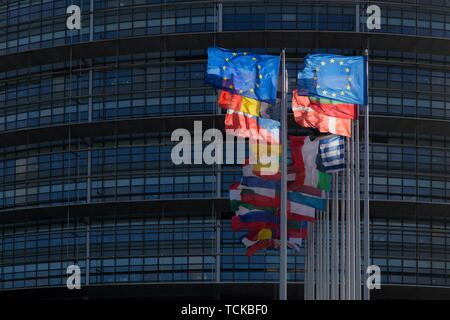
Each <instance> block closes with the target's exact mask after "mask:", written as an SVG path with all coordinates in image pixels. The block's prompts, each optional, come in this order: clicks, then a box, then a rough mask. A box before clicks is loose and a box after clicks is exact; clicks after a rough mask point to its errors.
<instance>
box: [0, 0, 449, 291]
mask: <svg viewBox="0 0 450 320" xmlns="http://www.w3.org/2000/svg"><path fill="white" fill-rule="evenodd" d="M72 4H74V5H78V6H79V8H80V9H81V29H80V30H77V29H74V30H69V29H68V27H67V25H66V20H67V18H68V17H69V16H70V14H67V13H66V9H67V7H68V6H70V5H72ZM369 4H378V5H379V6H380V8H381V29H379V30H368V29H367V24H366V20H367V14H366V8H367V6H368V5H369ZM211 45H218V46H222V47H227V48H236V49H247V50H252V51H256V52H258V51H259V52H268V53H273V54H278V53H279V52H280V48H286V50H287V66H288V69H289V78H290V79H289V80H290V87H291V88H293V87H294V86H295V82H296V80H295V79H296V72H297V70H299V69H301V68H302V66H303V57H304V56H305V55H306V54H307V53H312V52H315V53H323V52H329V53H337V54H347V55H360V54H361V53H362V51H363V49H365V48H366V47H368V48H369V52H370V110H371V117H370V125H371V132H370V142H371V146H370V151H371V153H370V154H371V156H370V165H371V180H370V182H371V184H370V192H371V255H372V257H371V258H372V259H371V262H372V263H373V264H376V265H379V266H380V267H381V271H382V279H381V280H382V290H376V291H375V290H374V291H372V296H373V297H374V298H390V297H398V298H401V297H404V298H408V297H423V298H425V297H441V298H442V297H447V298H450V122H449V121H450V94H449V93H448V92H450V0H396V1H389V2H386V1H381V2H380V3H376V2H368V1H331V0H330V1H291V0H283V1H251V0H249V1H246V0H239V1H237V0H236V1H233V0H227V1H220V0H217V1H203V0H197V1H194V0H190V1H178V0H167V1H158V0H54V1H52V0H9V1H6V3H5V2H1V3H0V296H5V297H7V296H9V297H11V296H20V297H23V296H30V297H44V296H45V297H62V296H64V297H69V298H70V297H83V296H87V297H115V296H130V297H142V296H145V297H164V296H167V297H177V296H178V297H210V298H227V297H228V298H229V297H232V298H236V297H266V298H275V297H277V280H278V251H262V252H260V253H258V254H256V255H255V256H253V257H252V258H249V257H247V256H246V255H245V249H244V247H243V246H242V244H241V243H240V237H241V236H242V234H239V233H233V232H232V231H231V227H230V217H231V215H232V214H233V213H232V212H230V210H229V206H228V200H227V198H228V188H229V185H230V184H231V183H233V182H235V181H238V179H239V177H240V174H241V170H240V167H239V166H232V165H191V166H175V165H174V164H173V163H172V161H171V158H170V154H171V150H172V147H173V146H174V145H175V142H172V141H171V133H172V131H173V130H174V129H177V128H186V129H189V130H192V128H193V122H194V121H202V125H203V129H206V128H213V127H216V128H222V127H223V117H224V116H223V114H221V111H220V110H219V108H218V107H217V105H216V99H217V97H216V93H215V91H214V90H213V89H212V88H210V87H208V86H206V85H205V83H204V75H205V67H206V48H207V47H208V46H211ZM447 91H448V92H447ZM291 129H292V130H296V126H295V124H294V123H292V126H291ZM447 246H448V247H447ZM72 264H76V265H78V266H80V268H81V275H82V287H83V289H84V290H78V291H77V290H72V291H69V290H68V289H67V288H66V279H67V274H66V268H67V266H68V265H72ZM288 269H289V274H288V280H289V296H290V297H292V298H302V297H303V285H302V281H303V269H304V255H303V252H300V253H298V254H297V253H293V252H290V253H289V258H288ZM124 288H125V289H127V290H124Z"/></svg>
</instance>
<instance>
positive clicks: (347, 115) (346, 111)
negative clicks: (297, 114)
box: [292, 89, 358, 120]
mask: <svg viewBox="0 0 450 320" xmlns="http://www.w3.org/2000/svg"><path fill="white" fill-rule="evenodd" d="M292 100H295V101H296V103H295V104H296V105H297V106H301V107H310V108H311V109H313V110H314V111H316V112H318V113H320V114H324V115H327V116H330V117H334V118H340V119H351V120H355V119H357V118H358V105H356V104H349V103H344V102H341V101H338V100H331V99H325V98H319V97H314V96H309V97H308V96H299V95H298V89H295V90H294V91H293V92H292Z"/></svg>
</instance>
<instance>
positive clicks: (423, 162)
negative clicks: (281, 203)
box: [0, 143, 450, 185]
mask: <svg viewBox="0 0 450 320" xmlns="http://www.w3.org/2000/svg"><path fill="white" fill-rule="evenodd" d="M173 146H174V143H171V144H167V145H151V146H134V147H127V146H120V147H112V148H111V147H110V148H103V149H93V150H92V151H91V154H90V159H91V165H90V166H91V169H90V170H91V171H90V172H91V176H93V177H96V176H108V175H120V174H126V173H132V172H137V173H142V172H164V170H165V171H168V172H173V171H174V170H178V171H180V172H182V171H190V170H192V171H196V170H199V169H202V170H213V168H212V167H210V166H208V165H205V164H203V165H192V166H190V165H175V164H174V163H173V161H172V159H171V153H172V148H173ZM238 146H239V145H234V148H233V150H234V151H233V155H234V159H235V160H237V153H238V150H237V148H238ZM203 147H205V146H203ZM191 148H192V150H193V148H194V146H192V147H191ZM245 148H246V150H242V151H243V152H245V154H248V145H245ZM223 153H224V159H226V158H227V147H224V150H223ZM370 155H371V156H370V161H371V168H372V169H373V170H381V171H402V172H405V173H420V174H436V175H437V174H450V150H448V149H442V148H429V147H414V146H401V145H386V144H379V143H377V144H372V146H371V153H370ZM88 157H89V156H88V151H87V150H81V151H78V150H77V149H74V150H71V151H70V152H55V153H47V154H45V153H43V154H39V155H35V156H30V157H21V158H15V159H9V160H3V161H0V183H1V184H4V185H10V184H12V183H21V182H24V181H27V182H31V181H33V180H41V181H45V180H48V179H56V178H64V177H81V176H87V174H88V167H89V163H88ZM69 168H70V170H69ZM232 168H233V167H231V166H227V170H230V169H232ZM236 171H237V172H236V173H237V174H239V168H237V169H236ZM233 176H234V174H233Z"/></svg>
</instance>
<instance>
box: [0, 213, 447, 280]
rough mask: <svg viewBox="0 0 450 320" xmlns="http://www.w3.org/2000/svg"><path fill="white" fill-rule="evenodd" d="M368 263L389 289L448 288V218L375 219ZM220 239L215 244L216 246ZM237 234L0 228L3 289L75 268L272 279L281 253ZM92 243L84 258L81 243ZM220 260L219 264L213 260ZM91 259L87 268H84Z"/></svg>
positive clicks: (117, 226)
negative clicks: (251, 252)
mask: <svg viewBox="0 0 450 320" xmlns="http://www.w3.org/2000/svg"><path fill="white" fill-rule="evenodd" d="M371 226H372V228H371V242H370V243H371V258H372V261H371V263H373V264H376V265H378V266H380V268H381V271H382V278H383V279H384V281H385V282H383V283H392V284H399V283H401V284H425V285H445V286H449V285H450V220H449V219H448V218H445V217H441V218H432V217H428V218H427V219H425V218H418V217H417V216H415V215H414V214H412V213H411V214H410V215H407V216H405V217H404V218H394V217H392V216H389V215H388V216H387V217H377V218H373V219H372V223H371ZM217 235H219V236H220V242H219V244H218V243H217V241H216V238H217ZM242 235H243V234H242V233H235V232H232V231H231V225H230V220H228V219H227V220H222V221H221V222H220V227H218V225H217V222H216V220H215V218H214V216H210V217H193V216H190V217H189V216H188V217H180V216H178V217H173V216H166V217H161V218H156V217H155V216H151V215H148V216H146V217H145V216H144V217H143V216H134V217H133V216H125V217H124V216H117V217H113V216H103V217H93V218H91V221H90V223H89V229H88V228H87V225H86V224H85V222H82V221H81V220H78V219H74V218H70V219H69V220H67V221H66V220H64V221H60V220H56V221H42V222H27V223H16V224H11V225H3V226H1V227H0V288H1V289H9V288H21V287H35V286H64V285H65V282H66V279H67V275H66V268H67V266H68V265H70V264H73V263H75V264H77V265H79V266H80V268H81V269H82V279H83V280H82V281H83V283H86V280H87V279H86V278H85V274H86V273H85V271H86V267H87V266H88V267H89V274H90V277H89V283H90V284H102V283H117V282H164V281H194V282H196V281H200V282H202V281H203V282H205V281H206V282H208V281H216V279H217V277H218V274H217V273H216V270H217V268H219V269H220V278H219V279H218V280H220V281H269V282H271V281H276V280H277V279H278V263H279V260H278V259H279V253H278V251H276V250H262V251H259V252H258V253H256V255H255V256H253V257H247V256H246V255H245V248H244V246H243V245H242V243H241V241H240V237H241V236H242ZM87 241H89V254H88V253H87V246H86V243H87ZM218 254H220V255H221V257H220V265H218V261H219V260H217V259H216V257H217V255H218ZM87 261H88V264H87ZM303 269H304V251H303V250H301V252H300V253H295V252H293V251H289V255H288V270H289V275H288V280H291V281H302V280H303Z"/></svg>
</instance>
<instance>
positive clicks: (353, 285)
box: [350, 121, 356, 300]
mask: <svg viewBox="0 0 450 320" xmlns="http://www.w3.org/2000/svg"><path fill="white" fill-rule="evenodd" d="M352 125H353V121H352ZM350 181H351V184H350V299H351V300H355V289H356V276H355V262H356V256H355V253H356V243H355V198H356V197H355V130H354V128H352V138H351V141H350Z"/></svg>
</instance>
